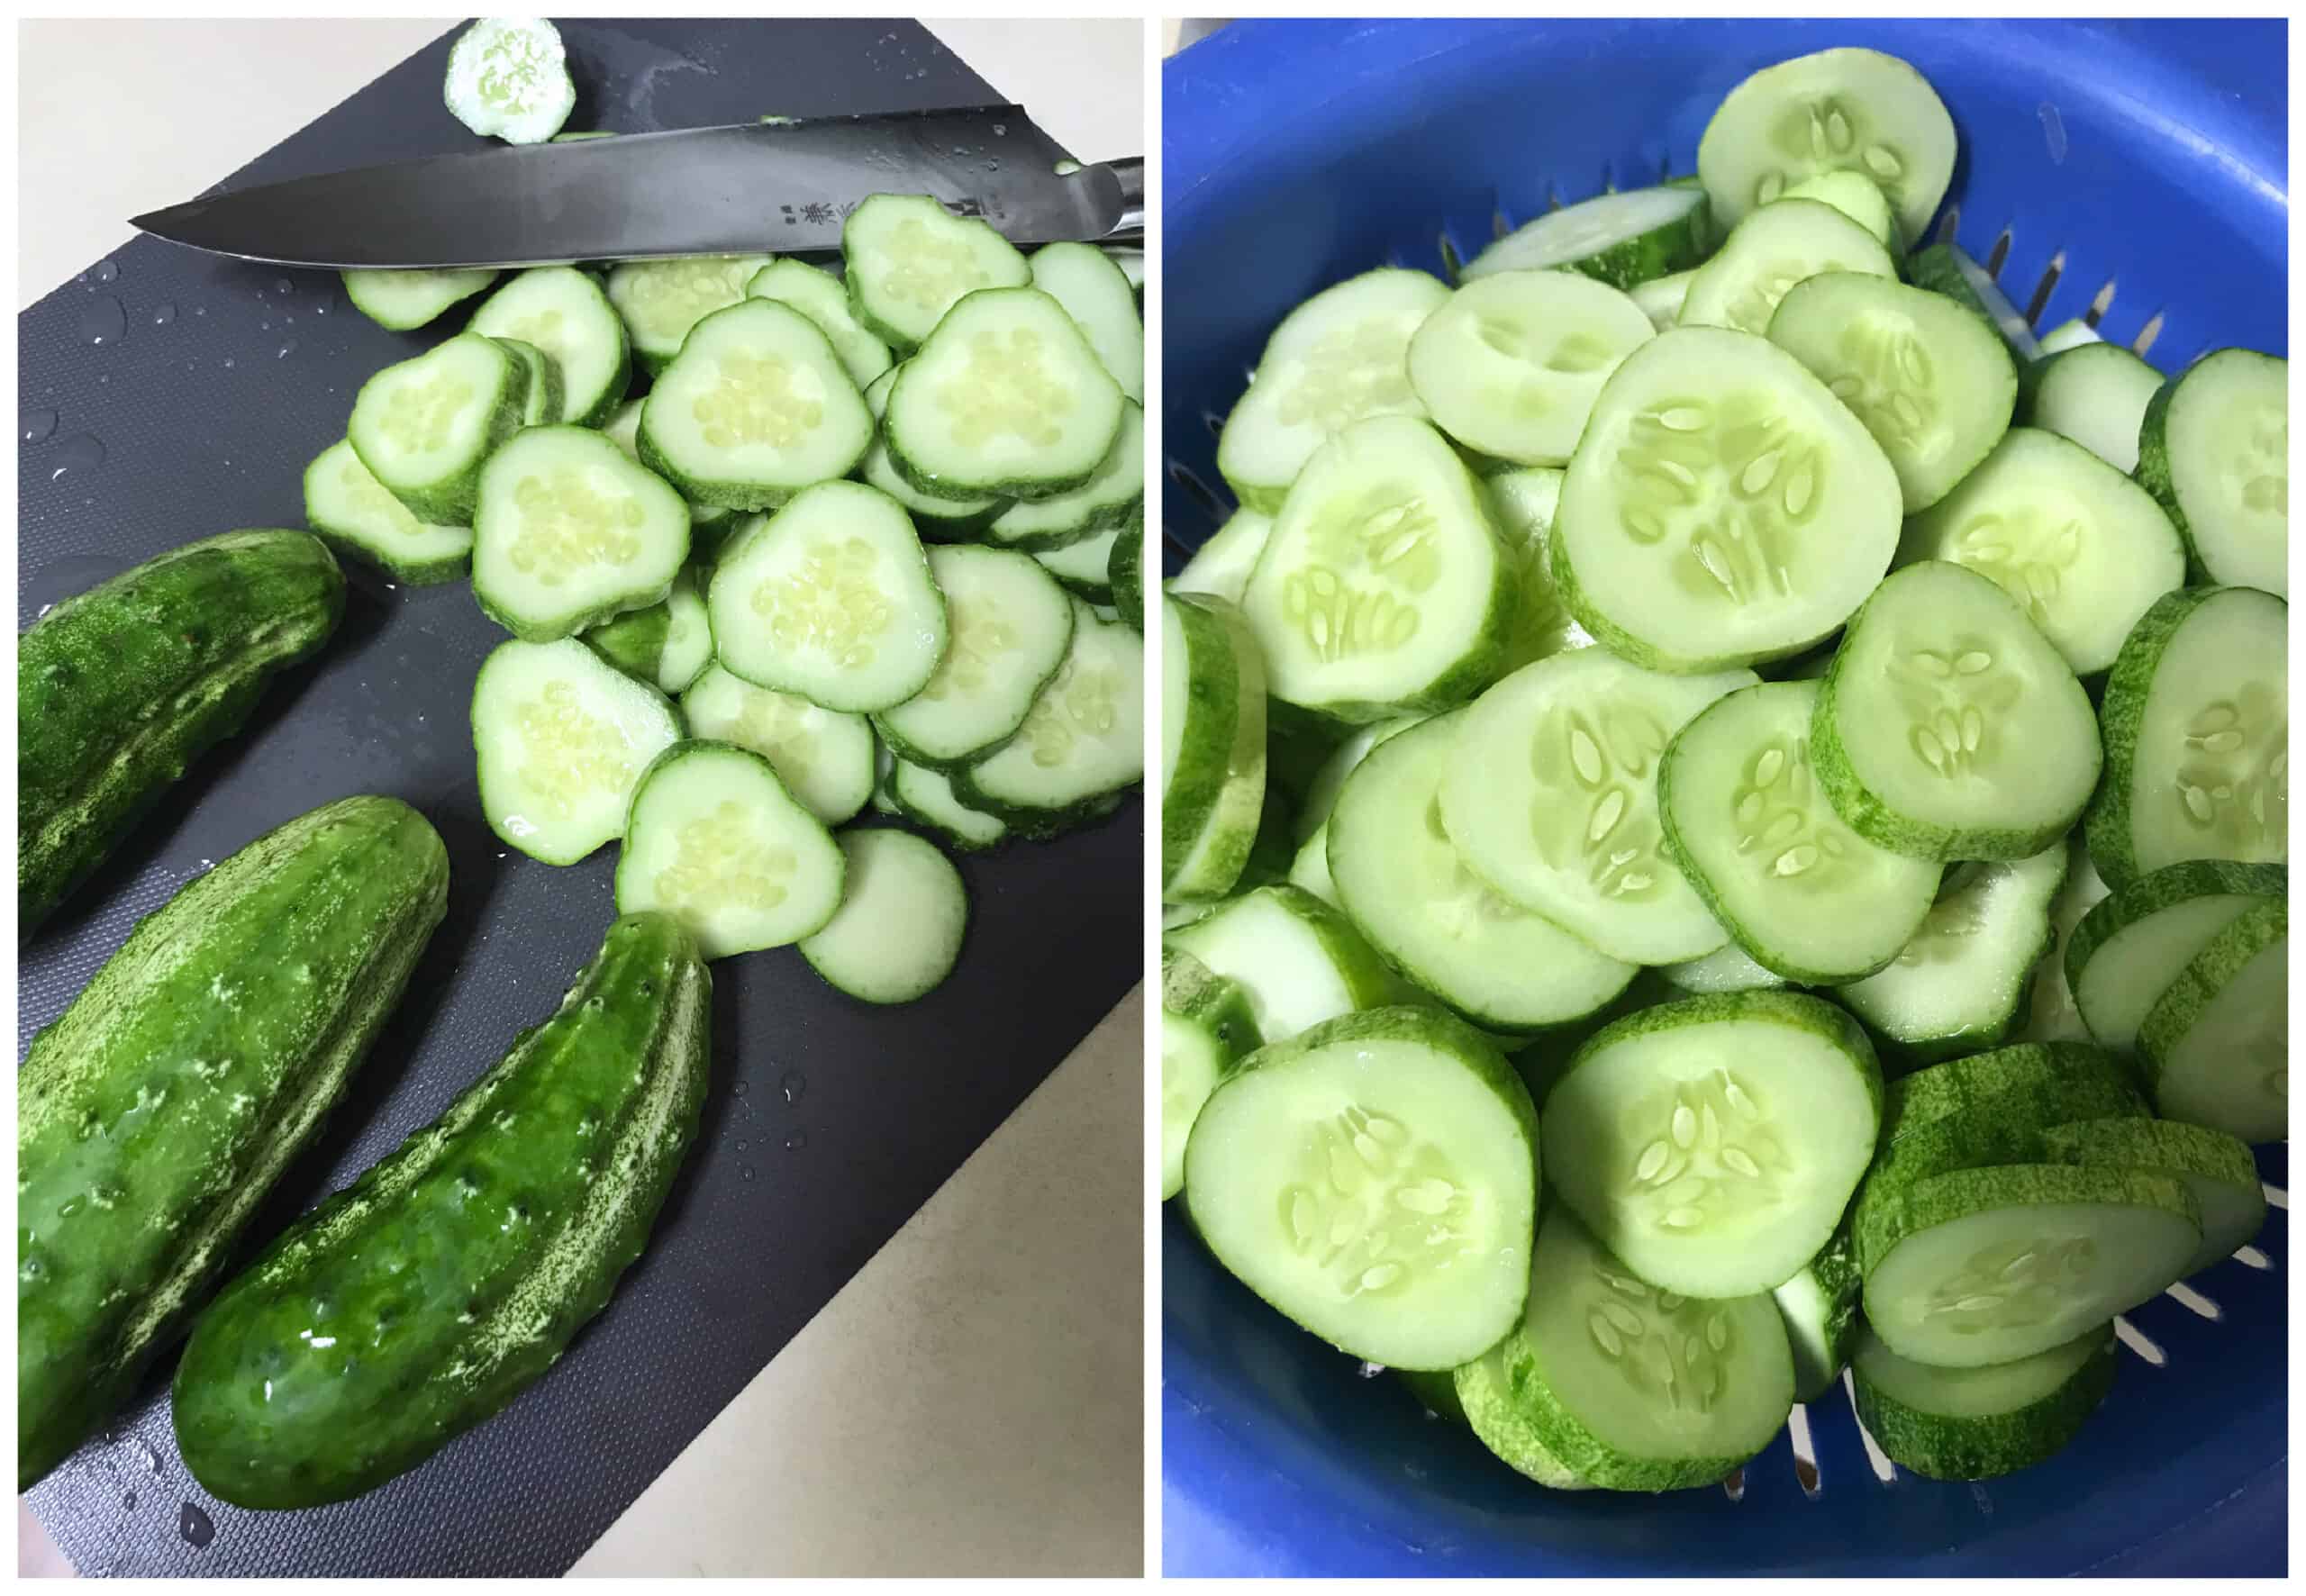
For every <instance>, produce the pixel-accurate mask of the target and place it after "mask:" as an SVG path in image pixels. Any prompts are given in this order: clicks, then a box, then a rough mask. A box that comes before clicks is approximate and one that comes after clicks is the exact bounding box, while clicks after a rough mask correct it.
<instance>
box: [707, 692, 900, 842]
mask: <svg viewBox="0 0 2306 1596" xmlns="http://www.w3.org/2000/svg"><path fill="white" fill-rule="evenodd" d="M681 713H682V714H683V715H684V716H685V717H686V719H687V721H688V729H689V734H690V735H691V736H693V737H701V738H709V739H712V740H713V741H714V742H725V743H734V744H735V745H736V746H737V747H739V748H749V749H750V750H751V751H752V752H754V753H756V754H758V755H759V756H760V757H762V758H764V759H766V760H767V761H768V763H769V767H770V768H771V769H773V770H774V771H776V779H777V780H778V781H781V782H783V783H784V784H785V791H787V792H789V793H792V794H793V796H794V797H795V798H797V799H799V800H800V801H801V803H803V806H805V807H806V808H807V809H808V811H809V812H810V813H811V814H813V815H815V816H816V817H817V819H819V820H820V821H823V822H824V823H825V824H826V825H828V826H838V825H840V824H841V823H842V822H843V821H848V820H850V819H852V818H854V817H855V815H856V814H857V812H858V810H860V809H863V808H864V807H865V803H866V800H867V798H869V797H871V796H872V790H873V775H874V772H873V747H874V745H873V727H872V722H870V721H867V720H866V718H865V717H864V716H862V715H851V714H843V713H842V712H840V711H838V710H828V709H820V708H818V707H817V706H816V705H815V704H813V703H810V702H809V701H808V700H807V699H805V698H801V697H797V696H795V695H794V694H788V693H777V692H774V691H772V690H770V689H769V688H767V687H756V686H754V685H752V684H751V683H750V682H748V681H746V680H745V679H744V678H743V677H742V676H734V675H732V674H731V673H730V672H729V671H727V670H725V669H723V668H722V667H720V666H718V665H712V666H707V667H705V670H704V675H703V676H699V677H698V678H697V679H696V681H695V684H693V685H691V686H690V687H689V689H688V690H687V691H686V692H685V693H684V694H681Z"/></svg>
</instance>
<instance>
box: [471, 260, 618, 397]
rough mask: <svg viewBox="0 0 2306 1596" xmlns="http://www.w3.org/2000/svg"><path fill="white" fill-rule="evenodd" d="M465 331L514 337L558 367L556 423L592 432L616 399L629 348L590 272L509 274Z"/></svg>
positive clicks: (546, 269)
mask: <svg viewBox="0 0 2306 1596" xmlns="http://www.w3.org/2000/svg"><path fill="white" fill-rule="evenodd" d="M470 331H474V332H479V333H485V334H486V335H487V336H488V337H490V338H517V339H519V340H521V341H522V343H526V344H533V345H534V346H536V347H537V348H538V349H542V350H543V351H544V352H545V353H546V354H548V355H549V356H551V357H552V363H553V364H554V365H555V366H557V367H559V368H560V391H561V401H560V414H561V419H562V420H564V421H567V422H571V423H573V424H575V425H576V426H579V427H596V426H598V425H600V424H601V423H602V422H604V421H606V420H607V419H608V418H609V415H610V414H611V413H613V411H614V410H615V409H616V407H617V406H618V405H619V404H622V403H623V402H624V390H625V387H626V385H628V384H629V383H630V382H631V377H632V343H631V339H630V338H629V337H628V336H627V335H626V333H625V331H624V321H623V318H622V317H621V316H619V315H618V314H617V313H616V307H615V306H614V305H613V304H610V303H609V297H608V295H606V294H604V293H603V292H601V286H600V284H599V283H598V282H597V281H596V280H595V278H594V277H592V276H591V274H589V273H586V272H581V271H578V270H577V269H576V268H575V267H573V266H539V267H532V268H530V269H529V270H527V271H524V272H520V273H517V274H515V275H514V276H513V277H512V278H511V279H510V280H508V281H507V282H505V283H504V286H501V287H499V288H498V289H497V290H496V292H495V293H494V294H492V295H489V296H488V297H487V298H486V299H485V300H483V301H481V304H480V308H479V309H478V310H477V311H475V312H473V313H472V325H471V329H470Z"/></svg>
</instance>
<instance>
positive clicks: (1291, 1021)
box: [1163, 885, 1401, 1362]
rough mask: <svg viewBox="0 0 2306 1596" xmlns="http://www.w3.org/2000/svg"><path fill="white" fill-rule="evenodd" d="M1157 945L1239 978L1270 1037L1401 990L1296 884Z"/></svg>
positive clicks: (1341, 920) (1219, 910) (1355, 936)
mask: <svg viewBox="0 0 2306 1596" xmlns="http://www.w3.org/2000/svg"><path fill="white" fill-rule="evenodd" d="M1163 945H1164V946H1165V947H1170V948H1183V949H1184V950H1185V952H1187V953H1190V954H1192V955H1193V956H1194V957H1195V958H1197V959H1199V960H1200V961H1201V962H1202V963H1203V964H1204V965H1206V966H1209V967H1210V968H1211V969H1212V970H1213V971H1215V972H1216V973H1217V974H1218V975H1223V976H1227V977H1229V978H1230V979H1231V980H1234V981H1237V982H1239V984H1240V986H1241V990H1242V992H1243V993H1245V994H1246V995H1247V996H1248V1000H1249V1012H1250V1014H1251V1015H1252V1016H1254V1017H1255V1019H1256V1020H1257V1034H1258V1035H1259V1036H1261V1037H1263V1038H1265V1039H1266V1041H1268V1042H1279V1041H1285V1040H1287V1039H1288V1038H1291V1037H1294V1036H1295V1035H1297V1034H1298V1033H1299V1032H1300V1031H1303V1030H1307V1029H1311V1028H1312V1027H1313V1026H1316V1025H1319V1024H1320V1023H1321V1021H1323V1020H1333V1019H1335V1018H1336V1017H1337V1016H1339V1015H1340V1014H1350V1013H1353V1012H1354V1011H1357V1010H1363V1009H1374V1008H1376V1007H1377V1006H1378V1005H1380V1004H1382V1003H1387V1002H1394V1000H1395V999H1396V998H1397V997H1398V996H1399V995H1400V993H1401V988H1400V987H1399V985H1398V984H1396V983H1395V981H1394V977H1393V975H1392V974H1391V972H1389V971H1388V970H1387V969H1386V967H1385V960H1384V959H1382V958H1380V957H1378V956H1377V954H1376V951H1375V949H1373V948H1371V947H1370V946H1369V944H1368V943H1367V942H1366V941H1364V940H1362V937H1361V933H1360V932H1359V931H1357V930H1355V929H1353V925H1352V922H1351V921H1349V920H1347V919H1346V918H1345V916H1344V915H1343V914H1341V913H1339V911H1337V910H1335V909H1332V908H1330V906H1329V905H1328V904H1327V903H1324V902H1321V900H1320V899H1319V898H1316V897H1314V896H1313V895H1312V893H1307V892H1303V891H1301V890H1300V889H1298V888H1296V887H1294V886H1287V885H1277V886H1263V887H1258V888H1257V890H1255V891H1254V892H1249V893H1243V894H1242V895H1241V896H1239V897H1238V898H1231V899H1228V900H1227V901H1226V902H1222V903H1220V904H1219V905H1218V906H1217V907H1216V909H1215V910H1213V911H1211V912H1210V913H1209V914H1206V915H1204V916H1203V917H1202V918H1201V919H1199V920H1194V922H1193V923H1192V924H1191V925H1187V926H1183V927H1180V928H1178V929H1175V930H1172V931H1170V932H1169V933H1168V935H1167V938H1166V939H1164V943H1163ZM1380 1361H1381V1362H1382V1361H1383V1360H1382V1359H1381V1360H1380Z"/></svg>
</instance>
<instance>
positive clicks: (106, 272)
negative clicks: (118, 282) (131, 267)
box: [96, 260, 120, 283]
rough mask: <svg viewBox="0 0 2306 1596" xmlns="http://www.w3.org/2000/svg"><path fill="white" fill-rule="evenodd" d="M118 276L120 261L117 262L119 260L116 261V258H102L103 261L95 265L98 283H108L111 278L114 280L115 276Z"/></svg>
mask: <svg viewBox="0 0 2306 1596" xmlns="http://www.w3.org/2000/svg"><path fill="white" fill-rule="evenodd" d="M119 276H120V262H119V261H117V260H104V261H99V262H98V263H97V265H96V281H97V282H99V283H109V282H112V281H113V280H114V279H115V278H117V277H119Z"/></svg>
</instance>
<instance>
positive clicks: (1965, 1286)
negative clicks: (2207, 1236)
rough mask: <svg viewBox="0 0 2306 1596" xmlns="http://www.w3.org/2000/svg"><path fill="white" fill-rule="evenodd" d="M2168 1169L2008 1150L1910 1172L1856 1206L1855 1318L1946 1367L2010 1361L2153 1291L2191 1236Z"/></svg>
mask: <svg viewBox="0 0 2306 1596" xmlns="http://www.w3.org/2000/svg"><path fill="white" fill-rule="evenodd" d="M2201 1220H2202V1210H2201V1207H2200V1206H2199V1205H2198V1204H2197V1203H2196V1202H2194V1200H2193V1195H2192V1194H2191V1193H2190V1192H2188V1191H2187V1190H2186V1188H2185V1187H2184V1186H2183V1184H2181V1183H2179V1182H2178V1181H2177V1180H2176V1179H2175V1178H2174V1177H2173V1176H2170V1175H2166V1174H2153V1173H2150V1172H2148V1171H2146V1170H2139V1169H2114V1168H2109V1167H2107V1166H2105V1165H2088V1166H2082V1165H2061V1164H2005V1165H1994V1166H1993V1167H1990V1168H1982V1169H1958V1170H1954V1171H1951V1172H1949V1173H1947V1174H1937V1175H1931V1176H1930V1177H1929V1178H1928V1179H1927V1180H1920V1181H1916V1182H1915V1183H1913V1184H1911V1185H1910V1186H1907V1187H1905V1188H1903V1189H1902V1190H1901V1191H1900V1192H1897V1193H1895V1194H1894V1195H1893V1196H1892V1197H1891V1198H1889V1199H1887V1200H1886V1201H1884V1202H1878V1203H1874V1202H1869V1203H1867V1204H1866V1206H1865V1207H1863V1208H1861V1209H1860V1210H1859V1211H1858V1215H1857V1256H1858V1260H1859V1262H1860V1264H1861V1265H1862V1266H1863V1267H1864V1268H1865V1271H1866V1323H1867V1324H1869V1325H1871V1326H1872V1327H1873V1328H1874V1333H1875V1335H1877V1336H1879V1337H1881V1338H1882V1340H1883V1342H1884V1344H1885V1345H1886V1346H1887V1347H1889V1348H1890V1350H1891V1351H1893V1352H1895V1353H1898V1354H1900V1355H1901V1356H1905V1357H1909V1358H1911V1359H1913V1360H1914V1361H1915V1362H1916V1363H1922V1364H1928V1365H1931V1366H1933V1367H1936V1368H1943V1369H1975V1368H1983V1367H1984V1366H1985V1365H1989V1364H2007V1363H2014V1362H2016V1361H2017V1360H2018V1359H2020V1358H2021V1357H2030V1356H2033V1355H2034V1354H2035V1353H2038V1352H2047V1350H2048V1349H2049V1348H2051V1347H2056V1346H2058V1345H2060V1344H2061V1343H2063V1342H2066V1341H2070V1340H2072V1339H2073V1338H2074V1337H2075V1336H2076V1335H2079V1334H2080V1333H2082V1332H2083V1331H2084V1330H2086V1329H2090V1328H2094V1327H2096V1326H2099V1325H2102V1324H2104V1323H2105V1322H2106V1320H2108V1319H2111V1318H2112V1317H2113V1316H2114V1315H2115V1314H2117V1313H2122V1312H2126V1311H2127V1310H2129V1309H2132V1308H2135V1307H2137V1306H2138V1304H2139V1303H2140V1302H2144V1301H2147V1300H2148V1299H2150V1298H2152V1297H2155V1296H2157V1295H2159V1294H2160V1293H2161V1292H2162V1291H2163V1290H2164V1289H2165V1287H2167V1286H2168V1285H2169V1284H2170V1283H2172V1282H2174V1281H2175V1280H2177V1279H2178V1278H2179V1277H2180V1276H2181V1275H2182V1274H2183V1273H2184V1270H2185V1266H2186V1261H2187V1260H2188V1259H2189V1258H2191V1257H2193V1254H2194V1249H2195V1247H2198V1246H2199V1245H2200V1244H2201V1241H2202V1222H2201Z"/></svg>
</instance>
